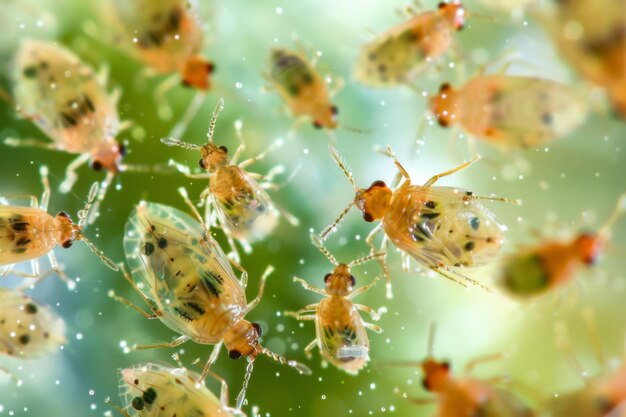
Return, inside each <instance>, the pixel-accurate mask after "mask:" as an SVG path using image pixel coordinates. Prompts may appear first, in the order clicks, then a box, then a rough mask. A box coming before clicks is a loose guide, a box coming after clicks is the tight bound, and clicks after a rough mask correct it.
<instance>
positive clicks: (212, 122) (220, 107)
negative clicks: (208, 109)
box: [206, 97, 224, 143]
mask: <svg viewBox="0 0 626 417" xmlns="http://www.w3.org/2000/svg"><path fill="white" fill-rule="evenodd" d="M222 110H224V99H223V98H222V97H220V99H219V100H217V104H216V105H215V109H214V110H213V115H212V116H211V120H210V121H209V130H208V131H207V134H206V137H207V139H208V141H209V143H211V142H213V133H214V132H215V124H216V123H217V118H218V117H219V115H220V113H221V112H222Z"/></svg>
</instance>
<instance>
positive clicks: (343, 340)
mask: <svg viewBox="0 0 626 417" xmlns="http://www.w3.org/2000/svg"><path fill="white" fill-rule="evenodd" d="M311 240H312V241H313V244H314V245H315V246H317V247H318V248H319V250H320V251H321V252H322V253H323V254H324V256H326V258H328V260H329V261H330V262H331V263H332V264H333V265H335V269H334V270H333V272H332V273H329V274H326V276H324V284H325V288H324V289H321V288H316V287H313V286H311V285H309V284H307V283H306V281H304V280H303V279H301V278H297V277H294V282H299V283H300V284H302V286H303V287H304V288H305V289H307V290H309V291H313V292H315V293H317V294H321V295H323V296H325V298H324V299H323V300H322V301H320V302H319V303H316V304H310V305H308V306H306V307H304V308H302V309H300V310H298V311H296V312H286V313H285V314H286V315H288V316H292V317H295V318H296V319H298V320H303V321H315V334H316V337H315V339H314V340H313V341H312V342H311V343H309V345H308V346H307V347H306V348H305V349H304V351H305V353H306V354H307V355H310V352H311V350H313V348H314V347H315V346H317V347H318V348H319V349H320V352H321V354H322V356H323V357H324V358H325V359H327V360H328V361H329V362H330V363H332V364H333V365H335V366H336V367H337V368H339V369H342V370H344V371H346V372H347V373H349V374H352V375H356V374H357V373H358V372H359V371H360V370H361V369H363V368H364V367H365V365H366V364H367V362H368V361H369V340H368V338H367V332H366V331H365V329H370V330H373V331H375V332H376V333H380V332H382V329H381V328H380V327H378V326H375V325H373V324H371V323H366V322H364V321H363V319H362V318H361V316H360V315H359V310H361V311H364V312H366V313H369V314H370V316H371V317H372V319H373V320H376V321H377V320H379V319H380V316H379V314H378V313H377V312H376V311H374V310H373V309H372V308H371V307H368V306H365V305H362V304H354V303H352V301H351V300H352V298H354V297H355V296H357V295H359V294H363V293H364V292H366V291H367V290H369V289H370V288H372V287H373V286H374V285H376V283H377V282H378V280H379V279H380V276H378V277H376V279H374V280H373V281H372V282H370V283H369V284H367V285H365V286H363V287H361V288H358V289H356V290H355V289H354V286H355V285H356V279H355V278H354V276H353V275H352V274H351V273H350V268H352V267H353V266H357V265H361V264H363V263H365V262H367V261H370V260H372V259H375V258H376V257H377V256H383V255H384V254H374V255H369V256H365V257H363V258H359V259H356V260H354V261H352V262H350V263H349V264H345V263H339V262H337V259H336V258H335V257H334V256H333V255H332V254H331V253H330V252H329V251H328V249H327V248H326V247H325V246H324V244H323V243H322V241H321V240H320V239H319V236H317V235H311ZM307 313H313V314H307Z"/></svg>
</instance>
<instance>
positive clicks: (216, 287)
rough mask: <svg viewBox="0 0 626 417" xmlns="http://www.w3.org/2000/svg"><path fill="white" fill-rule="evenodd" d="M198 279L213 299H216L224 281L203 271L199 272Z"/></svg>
mask: <svg viewBox="0 0 626 417" xmlns="http://www.w3.org/2000/svg"><path fill="white" fill-rule="evenodd" d="M200 279H201V280H202V283H203V284H204V286H205V287H206V289H207V290H208V291H209V292H210V293H211V294H212V295H213V296H214V297H218V296H219V295H220V293H221V292H222V283H223V282H224V279H223V278H222V277H221V276H220V275H218V274H215V273H213V272H211V271H206V270H204V271H201V272H200Z"/></svg>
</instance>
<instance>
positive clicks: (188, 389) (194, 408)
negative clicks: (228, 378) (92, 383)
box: [107, 362, 245, 417]
mask: <svg viewBox="0 0 626 417" xmlns="http://www.w3.org/2000/svg"><path fill="white" fill-rule="evenodd" d="M210 374H211V376H212V377H214V378H215V379H217V380H218V381H219V382H220V383H221V386H222V388H221V394H220V398H217V397H216V396H215V395H214V394H213V393H212V392H211V391H210V390H209V389H208V388H207V387H206V386H204V384H201V385H198V383H197V381H198V378H199V376H198V375H197V374H195V373H193V372H191V371H189V370H188V369H186V368H184V367H182V366H181V367H180V368H172V367H169V366H167V365H161V364H157V363H151V362H148V363H145V364H140V365H135V366H133V367H130V368H126V369H122V370H120V377H119V379H120V396H121V398H122V401H123V407H118V406H116V405H115V404H113V403H112V402H111V401H110V400H109V401H107V402H109V403H110V404H112V405H113V406H114V407H115V408H116V409H117V410H118V411H119V412H120V413H121V414H122V415H123V416H125V417H131V416H132V417H160V416H185V417H218V416H220V417H234V416H244V417H245V414H244V413H243V412H242V411H241V410H237V409H233V408H231V407H229V406H228V386H227V385H226V382H225V381H224V380H223V379H222V378H220V377H219V376H217V375H216V374H214V373H213V372H211V373H210Z"/></svg>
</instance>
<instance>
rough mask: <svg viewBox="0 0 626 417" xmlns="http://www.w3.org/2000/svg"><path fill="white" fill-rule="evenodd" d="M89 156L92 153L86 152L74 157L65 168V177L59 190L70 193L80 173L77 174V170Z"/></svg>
mask: <svg viewBox="0 0 626 417" xmlns="http://www.w3.org/2000/svg"><path fill="white" fill-rule="evenodd" d="M89 158H90V155H89V154H88V153H84V154H82V155H80V156H79V157H78V158H76V159H74V160H73V161H72V162H70V164H69V165H68V166H67V168H66V169H65V179H64V180H63V182H62V183H61V185H60V186H59V190H60V191H61V192H62V193H64V194H65V193H68V192H69V191H70V190H71V189H72V187H73V186H74V183H75V182H76V180H77V179H78V175H76V170H77V169H78V168H80V166H81V165H83V164H84V163H85V162H87V161H88V160H89Z"/></svg>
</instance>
